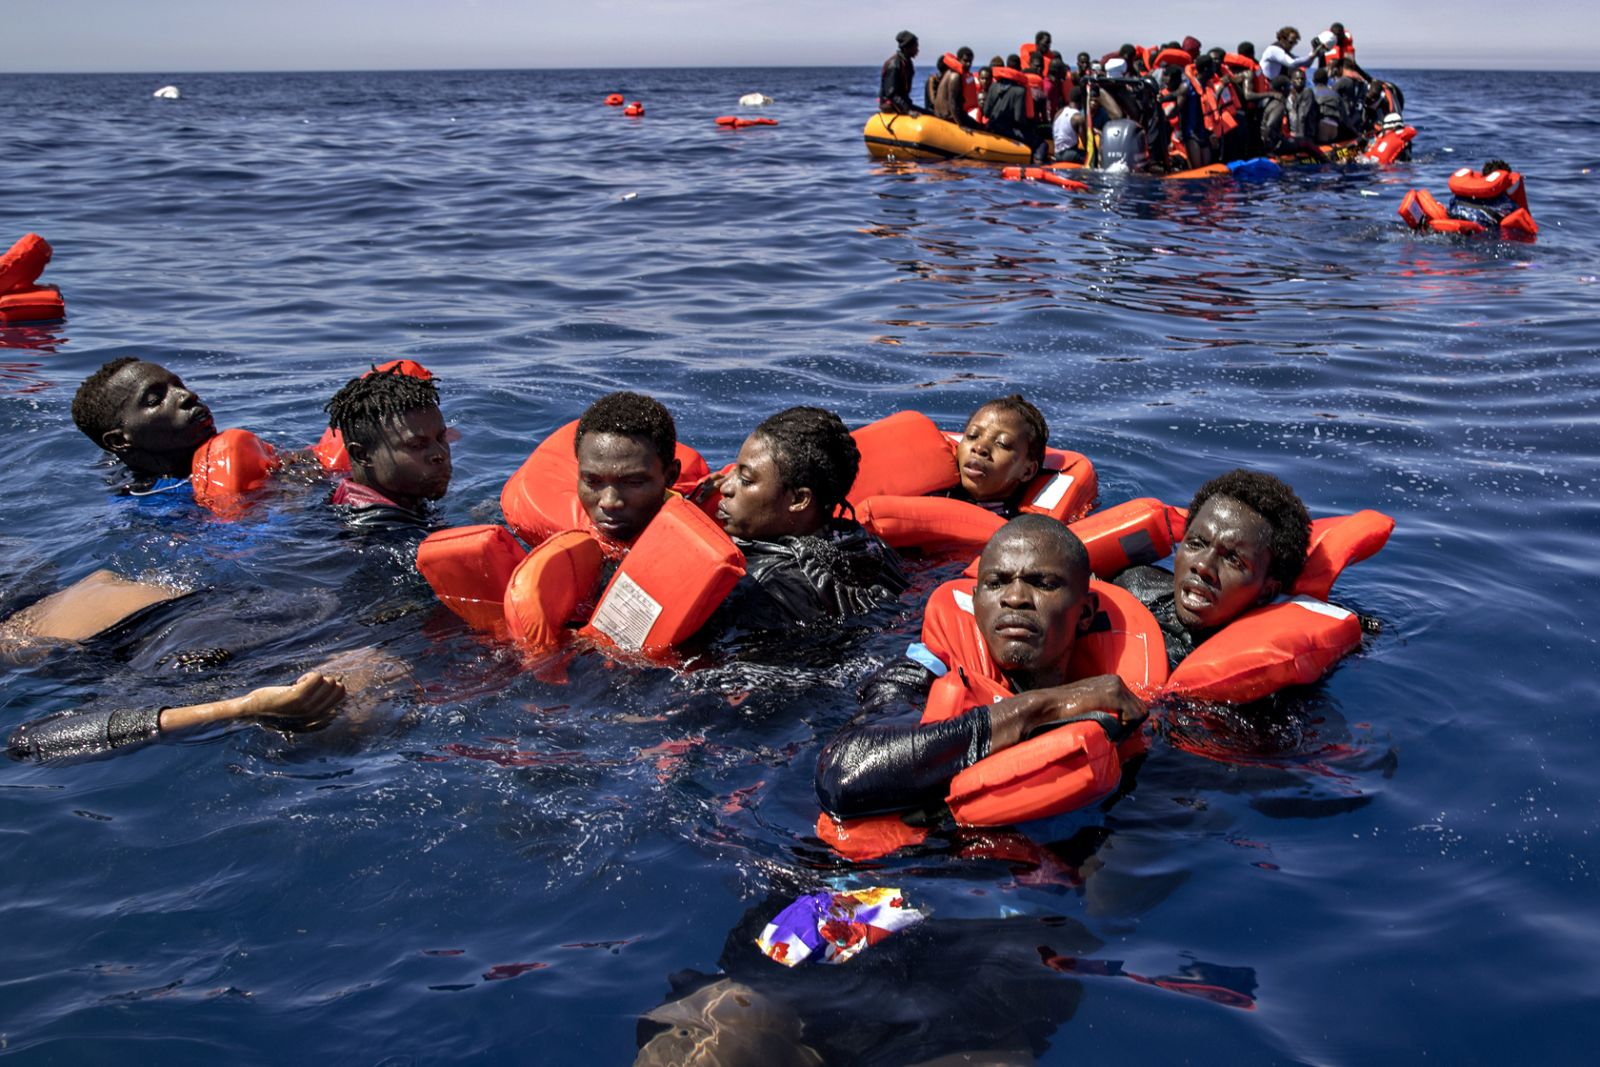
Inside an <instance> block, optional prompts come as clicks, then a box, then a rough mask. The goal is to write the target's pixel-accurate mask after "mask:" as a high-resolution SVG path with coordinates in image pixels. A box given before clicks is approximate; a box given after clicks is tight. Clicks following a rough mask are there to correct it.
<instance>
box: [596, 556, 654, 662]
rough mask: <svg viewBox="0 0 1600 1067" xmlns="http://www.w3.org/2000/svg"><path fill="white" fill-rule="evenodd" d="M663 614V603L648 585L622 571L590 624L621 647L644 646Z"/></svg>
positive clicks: (633, 647) (638, 647) (614, 580)
mask: <svg viewBox="0 0 1600 1067" xmlns="http://www.w3.org/2000/svg"><path fill="white" fill-rule="evenodd" d="M660 617H661V605H660V604H659V603H657V602H656V599H655V597H653V596H651V595H650V594H649V593H647V592H645V591H644V587H643V586H641V585H640V584H639V583H638V582H636V581H634V580H633V579H632V578H630V577H629V576H628V575H627V574H625V573H623V572H622V571H618V572H617V576H616V578H615V579H613V580H612V582H611V588H610V589H607V590H606V595H605V596H604V597H603V598H602V599H601V601H600V606H599V607H598V608H596V609H595V612H594V618H593V619H590V620H589V625H590V626H593V627H594V628H595V629H596V630H599V631H600V632H601V633H603V634H605V635H606V636H607V637H609V638H610V639H611V640H612V641H614V642H616V644H617V647H618V648H626V649H640V648H643V647H644V642H645V638H647V637H649V636H650V627H652V626H654V625H655V624H656V620H657V619H659V618H660Z"/></svg>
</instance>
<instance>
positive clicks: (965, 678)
mask: <svg viewBox="0 0 1600 1067" xmlns="http://www.w3.org/2000/svg"><path fill="white" fill-rule="evenodd" d="M1091 589H1092V590H1093V591H1094V592H1095V593H1096V594H1098V596H1099V601H1100V610H1099V612H1098V613H1097V615H1096V618H1095V621H1094V625H1093V627H1092V628H1091V631H1090V632H1089V633H1087V634H1085V635H1083V636H1081V637H1079V638H1078V640H1077V642H1076V644H1075V645H1074V648H1073V655H1072V664H1071V667H1070V669H1069V675H1070V676H1071V677H1074V678H1088V677H1093V676H1095V675H1099V674H1117V675H1119V676H1120V677H1121V678H1122V679H1123V681H1124V683H1125V684H1126V685H1127V686H1128V687H1129V688H1130V689H1132V690H1134V691H1135V692H1138V693H1150V692H1152V691H1154V690H1155V689H1156V688H1158V687H1159V686H1160V685H1161V683H1162V682H1163V681H1164V679H1165V677H1166V673H1167V670H1166V652H1165V650H1164V648H1163V645H1162V642H1161V631H1160V627H1159V626H1157V625H1156V623H1155V619H1154V617H1152V616H1151V615H1150V613H1149V612H1148V611H1145V610H1144V607H1143V605H1141V604H1139V602H1138V601H1137V600H1136V599H1135V598H1134V597H1133V596H1132V594H1130V593H1128V592H1127V591H1125V590H1122V589H1119V588H1117V587H1115V586H1111V585H1106V584H1104V583H1101V582H1098V581H1095V582H1091ZM972 591H973V582H972V581H970V580H967V579H961V580H957V581H954V582H946V583H945V584H944V585H942V586H940V587H939V588H938V589H936V590H934V593H933V595H932V596H931V597H929V598H928V606H927V608H926V609H925V610H924V612H923V623H922V640H923V644H924V645H926V646H927V648H928V650H929V651H930V652H932V653H933V654H934V655H935V656H937V657H938V658H939V659H940V660H941V661H942V662H944V663H945V664H946V665H947V666H948V667H949V668H950V669H949V670H948V671H947V673H945V674H944V675H943V676H942V677H940V678H939V679H938V680H937V681H935V682H934V684H933V688H932V690H930V692H929V694H928V702H927V705H926V707H925V708H924V710H923V715H922V721H923V722H939V721H942V720H944V719H949V718H953V717H954V716H956V715H960V714H962V713H963V712H965V711H967V710H968V709H969V708H973V707H977V706H980V705H987V704H992V703H994V702H995V701H997V700H1003V699H1005V698H1006V697H1009V696H1013V695H1015V694H1014V692H1013V691H1012V689H1011V686H1010V684H1009V683H1008V682H1007V681H1006V680H1005V677H1004V675H1003V674H1002V673H1001V672H1000V671H999V669H998V668H996V667H995V665H994V661H993V659H992V658H991V657H990V655H989V649H988V645H987V643H986V642H985V641H984V640H983V635H982V634H981V633H979V631H978V626H977V620H976V619H975V617H974V616H973V613H972ZM1106 729H1107V728H1106V726H1105V725H1102V724H1101V722H1100V721H1097V720H1093V719H1091V720H1082V721H1076V722H1069V723H1063V724H1062V725H1060V726H1056V727H1053V728H1051V729H1049V730H1046V731H1043V732H1041V733H1039V734H1036V735H1035V736H1033V737H1030V738H1027V739H1025V740H1023V741H1021V742H1019V743H1018V744H1016V745H1013V746H1011V747H1009V748H1006V749H1002V750H1001V751H999V752H996V753H993V754H991V755H989V756H988V757H986V758H984V759H982V760H979V761H978V762H977V763H975V764H973V765H972V766H971V767H968V768H967V769H966V770H964V771H962V772H961V773H960V774H958V775H956V776H955V778H954V779H953V780H952V781H951V783H950V791H949V794H948V796H947V797H946V803H948V804H949V806H950V811H951V813H952V814H953V815H954V816H955V817H956V820H957V821H958V822H962V823H966V824H968V825H975V826H996V825H1004V824H1007V823H1014V822H1026V821H1028V820H1030V819H1040V818H1047V817H1049V816H1051V815H1058V814H1060V813H1062V812H1066V811H1072V810H1074V809H1076V808H1080V807H1083V806H1085V805H1087V804H1091V803H1093V802H1094V801H1096V800H1099V799H1100V798H1101V797H1104V796H1105V795H1106V794H1108V793H1110V792H1111V791H1112V790H1114V789H1115V788H1116V787H1117V785H1118V783H1119V782H1120V781H1121V778H1122V761H1123V760H1126V759H1130V758H1132V757H1133V756H1135V755H1138V754H1139V753H1141V752H1143V751H1145V747H1146V745H1145V741H1144V737H1143V734H1142V733H1139V732H1135V733H1133V734H1132V735H1130V736H1129V737H1127V738H1125V739H1124V740H1123V741H1122V743H1121V744H1120V745H1118V744H1115V743H1113V742H1112V741H1111V738H1110V735H1109V734H1108V733H1107V732H1106Z"/></svg>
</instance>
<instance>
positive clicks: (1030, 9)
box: [0, 0, 1600, 74]
mask: <svg viewBox="0 0 1600 1067" xmlns="http://www.w3.org/2000/svg"><path fill="white" fill-rule="evenodd" d="M15 2H16V3H17V5H18V7H19V10H17V11H14V12H12V14H11V18H10V19H9V20H8V21H9V22H10V25H11V29H12V30H16V31H21V32H16V33H14V34H9V35H8V37H9V40H8V42H7V46H6V48H5V49H4V54H3V56H0V70H3V71H17V72H22V71H43V72H66V71H134V72H148V73H151V74H163V73H171V74H178V73H184V72H190V71H228V70H370V69H428V68H447V69H448V68H474V67H480V68H481V67H509V68H522V67H534V68H541V67H597V66H614V67H618V68H630V67H641V66H650V67H679V66H768V65H770V66H816V65H835V64H838V65H851V64H866V63H877V62H880V61H881V60H882V59H883V58H884V57H885V56H887V55H888V54H889V52H890V51H892V50H893V47H894V35H895V33H896V32H897V31H898V30H901V29H907V28H909V29H912V30H915V31H916V32H917V33H918V34H919V35H920V36H921V37H922V40H923V49H924V52H925V53H935V52H941V51H946V50H954V48H955V47H956V46H957V45H961V44H969V45H971V46H972V47H973V49H974V50H975V51H977V52H978V54H979V56H980V58H984V57H987V56H988V55H989V54H991V53H995V52H1004V51H1012V50H1015V48H1016V47H1017V45H1018V44H1019V43H1021V42H1022V41H1023V40H1032V38H1033V34H1034V31H1035V30H1039V29H1049V30H1050V31H1051V32H1052V33H1054V34H1055V42H1056V47H1057V48H1058V49H1061V50H1062V51H1072V52H1076V51H1078V50H1079V49H1080V48H1082V49H1084V50H1087V51H1091V52H1097V53H1098V52H1104V51H1109V50H1111V49H1113V48H1115V47H1117V46H1118V45H1120V44H1122V43H1123V42H1124V41H1133V42H1135V43H1141V44H1149V43H1158V42H1159V41H1162V40H1168V39H1175V38H1179V37H1182V36H1184V35H1185V34H1188V33H1193V34H1194V35H1195V36H1197V37H1199V38H1200V39H1201V40H1202V41H1203V42H1205V44H1206V45H1207V46H1208V47H1209V46H1210V45H1211V44H1213V43H1217V44H1223V45H1225V46H1227V47H1229V48H1232V47H1233V46H1234V45H1236V44H1238V42H1239V41H1240V40H1253V41H1255V42H1256V45H1257V47H1258V48H1261V47H1265V46H1266V45H1267V44H1268V43H1269V42H1270V41H1271V40H1272V36H1273V33H1274V31H1276V29H1277V28H1278V26H1280V25H1283V24H1285V23H1288V24H1291V25H1294V26H1296V27H1298V28H1299V29H1300V31H1301V33H1302V35H1304V36H1306V37H1309V36H1310V35H1311V34H1312V33H1314V32H1316V31H1317V30H1321V29H1323V28H1325V27H1326V26H1327V24H1328V23H1329V22H1330V21H1332V20H1334V19H1338V20H1340V21H1342V22H1344V24H1345V25H1346V26H1347V27H1349V29H1350V31H1351V32H1352V33H1353V34H1354V35H1355V38H1356V44H1357V48H1358V53H1357V54H1358V56H1359V58H1360V59H1361V60H1362V62H1363V65H1365V66H1367V67H1369V68H1371V67H1391V68H1402V67H1486V68H1498V69H1507V68H1509V69H1523V70H1531V69H1557V70H1596V69H1600V58H1597V56H1596V52H1595V49H1594V47H1593V42H1594V41H1595V39H1596V37H1597V31H1600V14H1597V12H1600V3H1596V2H1595V0H1531V2H1523V3H1518V2H1516V0H1454V2H1451V3H1442V2H1437V0H1427V2H1422V3H1416V2H1410V0H1336V2H1335V3H1331V4H1324V3H1309V4H1308V3H1304V2H1302V0H1293V2H1290V3H1286V4H1282V5H1273V4H1251V5H1243V4H1216V3H1208V2H1201V0H1147V2H1145V3H1142V4H1132V3H1116V4H1103V3H1102V4H1094V5H1091V4H1084V5H1059V6H1058V5H1047V4H1041V3H1038V2H1037V0H1033V2H1011V0H962V2H960V3H957V2H953V0H921V2H918V3H903V4H885V3H878V4H865V3H861V2H860V0H854V2H847V0H810V2H806V0H789V2H776V0H658V2H655V3H641V2H630V0H573V2H570V3H563V2H561V0H271V2H266V0H48V2H43V3H26V2H25V0H15ZM1073 6H1080V7H1082V8H1085V9H1088V10H1086V11H1085V12H1084V13H1083V14H1072V15H1068V14H1066V12H1069V11H1071V10H1072V8H1073ZM1050 9H1054V10H1057V11H1059V12H1061V14H1057V15H1043V16H1042V15H1040V14H1039V12H1041V11H1044V10H1050ZM1107 9H1109V13H1100V12H1102V11H1106V10H1107ZM1263 11H1264V12H1271V14H1270V15H1265V16H1264V15H1262V14H1259V13H1252V12H1263ZM24 12H25V13H24ZM1302 47H1303V46H1302Z"/></svg>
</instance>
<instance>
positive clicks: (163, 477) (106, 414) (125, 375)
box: [72, 356, 217, 496]
mask: <svg viewBox="0 0 1600 1067" xmlns="http://www.w3.org/2000/svg"><path fill="white" fill-rule="evenodd" d="M72 421H73V422H74V423H76V424H77V426H78V429H80V430H82V431H83V433H84V435H85V436H86V437H88V438H89V440H91V441H93V442H94V443H95V444H96V445H98V446H100V447H101V448H103V449H105V450H106V451H107V452H110V453H111V454H112V455H114V456H116V457H117V458H118V459H119V460H121V461H122V463H123V465H124V466H125V467H127V469H128V471H129V473H130V474H131V475H132V478H131V480H130V481H129V482H128V484H127V485H126V486H124V487H123V488H122V490H121V491H122V492H123V493H125V494H128V495H134V496H140V495H145V494H148V493H151V492H160V491H162V490H164V489H169V488H174V487H177V486H179V485H184V484H187V482H188V479H189V473H190V470H191V468H192V466H193V464H194V454H195V450H196V449H198V448H199V447H200V446H201V445H203V444H205V443H206V442H207V441H209V440H211V438H212V437H214V436H216V433H217V427H216V423H215V421H214V420H213V419H212V417H211V409H210V408H208V407H206V405H205V403H204V402H203V401H201V399H200V397H199V396H198V395H196V394H195V392H194V390H192V389H190V388H189V387H188V386H186V385H184V384H183V379H182V378H179V377H178V376H177V375H176V374H174V373H172V372H171V371H169V370H167V368H165V367H163V366H161V365H160V364H159V363H150V362H148V361H146V360H142V359H139V358H138V357H136V356H123V357H122V358H120V359H114V360H111V361H110V362H109V363H106V364H105V365H103V366H102V367H101V368H100V369H99V370H97V371H95V372H94V373H93V374H91V375H89V377H88V378H86V379H84V381H83V384H82V385H80V386H78V392H77V394H76V395H75V396H74V397H73V398H72Z"/></svg>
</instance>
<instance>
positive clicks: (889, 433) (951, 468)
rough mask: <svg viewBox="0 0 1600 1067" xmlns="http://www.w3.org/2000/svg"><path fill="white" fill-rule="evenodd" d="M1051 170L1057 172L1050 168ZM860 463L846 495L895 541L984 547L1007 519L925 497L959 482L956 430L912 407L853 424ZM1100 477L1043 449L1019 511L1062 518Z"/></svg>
mask: <svg viewBox="0 0 1600 1067" xmlns="http://www.w3.org/2000/svg"><path fill="white" fill-rule="evenodd" d="M1051 173H1054V172H1053V171H1052V172H1051ZM853 436H854V437H855V440H856V447H857V448H858V449H859V450H860V452H861V468H860V472H859V473H858V474H857V475H856V480H855V482H854V484H853V485H852V486H851V489H850V493H849V499H850V502H851V504H852V505H854V507H855V511H856V518H857V519H859V520H860V522H861V524H862V525H863V526H865V527H866V528H867V529H869V530H871V531H872V532H873V533H875V534H877V535H878V536H879V537H881V538H882V539H883V540H884V541H885V542H886V543H887V544H889V545H890V546H892V547H894V548H913V547H916V548H932V547H936V546H940V547H953V548H959V549H963V550H971V551H978V550H980V549H982V547H983V546H984V544H986V543H987V542H988V540H989V538H990V537H992V536H993V535H994V532H995V531H996V530H998V529H999V528H1000V527H1001V526H1003V525H1005V520H1004V519H1003V518H1001V517H1000V516H999V515H996V514H995V513H994V512H992V511H990V510H988V509H987V508H984V507H981V506H979V505H977V504H972V503H968V502H967V501H965V500H956V499H953V498H951V497H938V496H929V495H928V494H929V493H938V492H943V491H945V490H949V489H953V488H955V487H956V486H958V485H960V484H961V472H960V471H959V470H958V469H957V468H956V445H957V442H958V441H960V439H961V435H960V434H947V433H945V432H944V431H943V430H940V429H939V427H938V426H937V425H936V424H935V423H934V421H933V420H932V419H930V418H928V417H927V416H926V415H924V414H922V413H921V412H917V411H901V412H897V413H896V414H893V415H890V416H889V417H888V418H885V419H880V420H878V421H877V422H875V423H870V424H868V425H866V426H863V427H861V428H860V429H859V430H856V431H855V432H854V434H853ZM1099 489H1100V483H1099V479H1098V478H1097V476H1096V475H1095V470H1094V464H1093V463H1090V462H1089V459H1088V457H1086V456H1084V455H1082V454H1080V453H1077V452H1068V451H1066V450H1065V449H1058V448H1046V449H1045V458H1044V464H1043V466H1042V469H1041V470H1040V471H1039V473H1038V474H1037V475H1035V476H1034V479H1033V481H1031V482H1030V483H1029V484H1028V487H1027V489H1026V490H1024V492H1023V497H1022V510H1023V511H1025V512H1036V513H1039V514H1043V515H1050V516H1053V517H1055V518H1058V519H1060V520H1061V521H1063V522H1067V521H1070V520H1071V519H1073V518H1076V517H1077V516H1079V515H1082V514H1083V513H1084V512H1085V511H1087V510H1088V509H1089V507H1090V506H1091V505H1092V504H1093V503H1094V498H1095V495H1096V494H1097V493H1098V492H1099Z"/></svg>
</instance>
